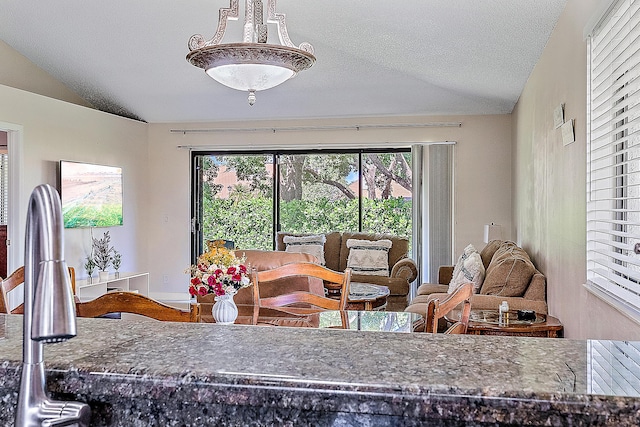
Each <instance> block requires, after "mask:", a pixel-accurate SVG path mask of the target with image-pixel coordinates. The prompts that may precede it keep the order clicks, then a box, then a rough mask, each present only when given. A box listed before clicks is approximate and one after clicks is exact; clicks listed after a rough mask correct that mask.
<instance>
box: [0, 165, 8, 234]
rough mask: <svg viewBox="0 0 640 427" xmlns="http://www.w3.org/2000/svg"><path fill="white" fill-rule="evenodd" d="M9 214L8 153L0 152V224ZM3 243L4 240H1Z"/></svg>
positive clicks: (5, 220)
mask: <svg viewBox="0 0 640 427" xmlns="http://www.w3.org/2000/svg"><path fill="white" fill-rule="evenodd" d="M8 214H9V155H8V154H0V225H7V217H8ZM2 244H4V242H2Z"/></svg>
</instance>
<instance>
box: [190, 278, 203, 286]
mask: <svg viewBox="0 0 640 427" xmlns="http://www.w3.org/2000/svg"><path fill="white" fill-rule="evenodd" d="M200 283H202V281H201V280H200V278H199V277H194V278H193V279H191V284H192V285H199V284H200Z"/></svg>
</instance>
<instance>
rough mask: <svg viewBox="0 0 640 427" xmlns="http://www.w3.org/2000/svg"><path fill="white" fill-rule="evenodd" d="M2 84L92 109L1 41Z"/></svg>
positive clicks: (0, 82)
mask: <svg viewBox="0 0 640 427" xmlns="http://www.w3.org/2000/svg"><path fill="white" fill-rule="evenodd" d="M0 84H3V85H6V86H10V87H14V88H16V89H22V90H26V91H29V92H33V93H37V94H39V95H44V96H48V97H51V98H55V99H59V100H61V101H66V102H72V103H74V104H78V105H83V106H85V107H90V106H91V104H89V103H88V102H87V101H85V100H84V99H82V98H81V97H80V96H78V94H76V93H75V92H73V91H72V90H70V89H69V88H68V87H66V86H65V85H63V84H62V83H61V82H60V81H58V80H56V79H54V78H53V77H51V75H49V74H47V73H46V72H45V71H44V70H42V69H41V68H38V67H37V66H36V65H35V64H34V63H33V62H31V61H29V60H28V59H27V58H25V57H24V56H23V55H21V54H20V53H18V52H17V51H15V50H14V49H13V48H11V46H9V45H8V44H6V43H5V42H4V41H2V40H0Z"/></svg>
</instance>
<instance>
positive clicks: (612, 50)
mask: <svg viewBox="0 0 640 427" xmlns="http://www.w3.org/2000/svg"><path fill="white" fill-rule="evenodd" d="M639 23H640V0H620V1H618V2H617V3H616V4H615V6H614V7H613V8H612V9H611V11H610V12H609V14H608V15H607V16H606V17H605V18H604V19H603V20H602V21H601V22H600V25H599V26H598V27H597V28H596V29H595V30H594V32H593V34H592V35H591V36H590V38H589V39H588V43H589V55H588V56H589V94H588V95H589V110H588V118H587V120H588V126H589V127H588V129H589V138H588V139H589V141H588V154H587V280H588V282H589V285H590V286H591V287H592V288H594V289H595V290H597V291H600V292H601V293H602V295H603V296H605V297H606V298H608V299H609V300H611V301H613V302H614V303H615V304H616V305H619V306H620V307H623V308H624V309H625V310H627V311H629V310H630V311H632V314H633V315H634V316H638V315H639V314H640V284H639V283H640V255H639V254H638V253H640V247H639V249H638V250H636V249H635V245H636V244H638V243H640V102H639V101H640V92H639V90H638V89H639V88H640V79H639V78H638V77H640V25H638V24H639Z"/></svg>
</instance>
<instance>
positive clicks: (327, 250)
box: [276, 232, 418, 311]
mask: <svg viewBox="0 0 640 427" xmlns="http://www.w3.org/2000/svg"><path fill="white" fill-rule="evenodd" d="M308 235H310V234H295V233H285V232H279V233H278V234H277V236H276V250H278V251H284V250H286V245H285V243H284V237H285V236H308ZM325 239H326V240H325V243H324V257H325V262H326V266H327V268H330V269H332V270H334V271H344V270H345V268H347V259H348V257H349V248H348V247H347V240H348V239H358V240H371V241H372V240H380V239H388V240H391V243H392V245H391V249H390V250H389V273H390V274H389V277H387V276H373V275H362V274H353V275H352V276H351V282H361V283H372V284H375V285H382V286H387V287H388V288H389V292H390V295H389V298H388V299H387V310H388V311H402V310H404V309H405V308H406V307H407V296H408V294H409V285H410V284H411V282H413V281H414V280H415V279H416V277H417V276H418V269H417V267H416V263H415V262H414V261H413V260H412V259H410V258H408V257H407V255H408V253H409V240H408V239H406V238H403V237H398V236H393V235H389V234H369V233H348V232H343V233H340V232H332V233H326V234H325Z"/></svg>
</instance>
